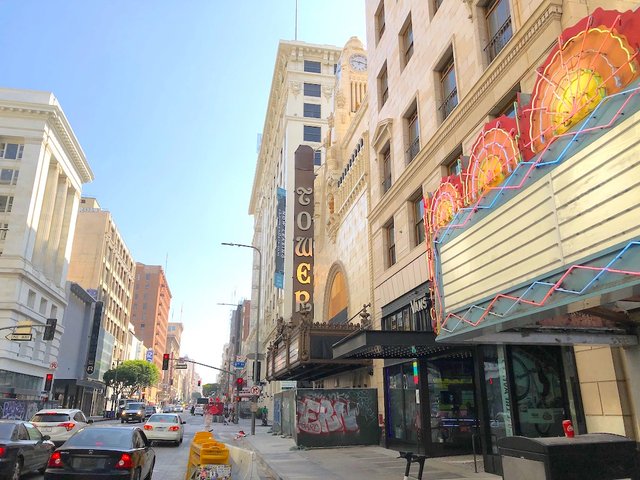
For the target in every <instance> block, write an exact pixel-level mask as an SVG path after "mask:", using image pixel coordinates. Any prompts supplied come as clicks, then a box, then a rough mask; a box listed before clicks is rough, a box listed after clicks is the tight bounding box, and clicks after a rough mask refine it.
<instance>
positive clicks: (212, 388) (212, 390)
mask: <svg viewBox="0 0 640 480" xmlns="http://www.w3.org/2000/svg"><path fill="white" fill-rule="evenodd" d="M219 391H220V384H219V383H205V384H204V385H202V396H203V397H213V396H216V395H217V394H218V392H219Z"/></svg>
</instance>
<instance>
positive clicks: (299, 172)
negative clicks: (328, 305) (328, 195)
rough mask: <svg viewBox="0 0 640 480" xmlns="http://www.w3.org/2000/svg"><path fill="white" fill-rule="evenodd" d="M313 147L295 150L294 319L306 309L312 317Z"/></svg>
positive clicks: (304, 146) (298, 317)
mask: <svg viewBox="0 0 640 480" xmlns="http://www.w3.org/2000/svg"><path fill="white" fill-rule="evenodd" d="M313 180H314V173H313V149H312V148H311V147H310V146H308V145H300V146H299V147H298V149H297V150H296V153H295V189H294V195H293V198H294V206H293V219H294V222H295V223H294V226H293V319H294V320H295V321H299V320H301V314H302V313H304V312H308V313H309V314H311V318H313Z"/></svg>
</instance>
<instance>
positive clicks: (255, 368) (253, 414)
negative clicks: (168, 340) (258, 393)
mask: <svg viewBox="0 0 640 480" xmlns="http://www.w3.org/2000/svg"><path fill="white" fill-rule="evenodd" d="M222 245H226V246H228V247H242V248H251V249H252V250H255V251H256V252H258V312H257V314H256V350H255V353H256V358H255V360H254V363H253V382H254V385H258V382H259V381H260V379H259V378H258V353H259V351H260V343H259V335H260V297H262V251H261V250H260V249H259V248H258V247H254V246H253V245H245V244H243V243H227V242H222ZM255 403H256V405H254V408H253V409H252V410H253V411H252V412H251V435H255V434H256V412H255V409H256V408H257V403H258V399H257V397H256V399H255ZM236 415H239V412H237V411H236Z"/></svg>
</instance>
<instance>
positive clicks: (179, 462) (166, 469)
mask: <svg viewBox="0 0 640 480" xmlns="http://www.w3.org/2000/svg"><path fill="white" fill-rule="evenodd" d="M182 418H183V419H184V420H186V422H187V424H186V425H185V426H184V427H185V431H184V441H183V442H182V445H180V446H179V447H174V446H173V445H170V444H158V445H155V446H154V447H153V449H154V450H155V452H156V465H155V468H154V470H153V479H154V480H184V475H185V472H186V469H187V460H188V458H189V446H190V445H191V440H192V439H193V436H194V434H195V433H196V432H198V431H201V430H203V429H204V420H203V417H201V416H195V417H193V416H191V414H190V413H189V412H185V413H183V414H182ZM107 424H111V425H122V426H125V425H129V426H132V425H138V426H140V427H142V425H143V424H142V423H137V424H134V423H129V424H121V423H120V422H119V421H113V420H110V421H107V422H99V423H96V425H107ZM218 427H220V428H218ZM88 428H91V427H88ZM240 428H242V427H238V426H237V425H229V426H224V427H223V426H222V425H220V424H217V423H214V424H213V429H214V435H215V436H216V438H217V439H219V440H221V441H223V442H225V443H230V444H233V438H234V437H235V434H236V433H237V431H238V430H239V429H240ZM218 430H219V432H218ZM22 478H23V480H42V479H43V478H44V476H43V475H40V474H28V475H24V476H23V477H22Z"/></svg>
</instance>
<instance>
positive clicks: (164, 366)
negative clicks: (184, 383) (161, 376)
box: [162, 353, 169, 370]
mask: <svg viewBox="0 0 640 480" xmlns="http://www.w3.org/2000/svg"><path fill="white" fill-rule="evenodd" d="M162 369H163V370H169V354H168V353H164V354H162Z"/></svg>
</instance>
